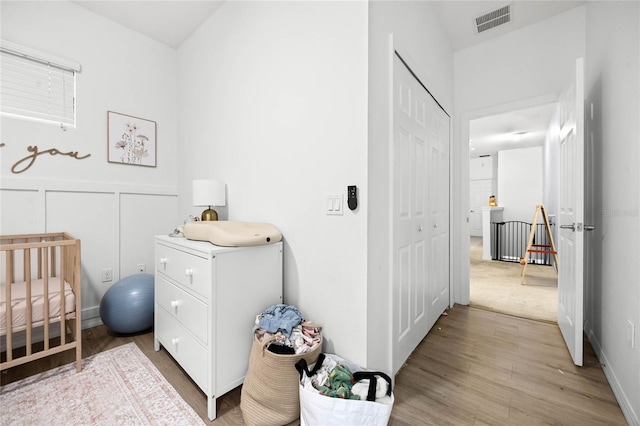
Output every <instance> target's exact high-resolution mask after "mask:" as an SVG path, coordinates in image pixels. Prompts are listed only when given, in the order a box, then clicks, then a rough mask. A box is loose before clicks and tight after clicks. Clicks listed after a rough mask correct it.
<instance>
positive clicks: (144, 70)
mask: <svg viewBox="0 0 640 426" xmlns="http://www.w3.org/2000/svg"><path fill="white" fill-rule="evenodd" d="M0 7H1V12H2V13H1V22H0V23H1V28H2V38H3V39H5V40H8V41H11V42H14V43H18V44H21V45H24V46H27V47H30V48H33V49H37V50H40V51H43V52H47V53H50V54H53V55H56V56H59V57H63V58H68V59H71V60H74V61H76V62H79V63H80V64H81V65H82V71H81V72H80V73H79V74H78V76H77V128H75V129H71V128H69V129H67V131H66V132H63V131H62V130H61V129H60V128H59V127H58V126H56V125H51V124H42V123H36V122H33V121H23V120H19V119H15V118H7V117H2V118H1V122H0V124H1V126H2V127H1V128H2V142H3V143H5V146H4V147H3V148H0V167H1V171H0V176H1V178H2V182H1V184H0V203H1V205H2V207H1V210H2V213H1V216H0V232H2V234H14V233H33V232H45V231H47V232H56V231H67V232H70V233H71V234H73V235H75V236H76V237H77V238H80V239H81V240H82V278H83V295H82V296H83V311H84V312H83V324H84V326H85V327H86V326H90V325H95V324H96V323H99V322H100V319H99V312H98V305H99V303H100V299H101V297H102V295H103V294H104V292H105V291H106V290H107V289H108V287H109V286H110V285H111V284H113V283H114V282H115V281H116V280H118V279H119V278H120V277H124V276H126V275H130V274H133V273H135V272H136V265H137V264H138V263H145V264H146V265H147V272H150V273H152V272H153V261H154V255H153V235H156V234H158V233H167V232H170V231H171V230H172V226H175V225H176V223H175V221H176V199H177V197H176V187H175V181H176V161H175V157H176V139H177V124H176V121H177V120H176V114H177V112H176V111H177V108H176V100H177V89H176V82H177V67H176V58H177V55H176V52H175V50H173V49H170V48H168V47H166V46H164V45H162V44H160V43H158V42H155V41H152V40H151V39H149V38H147V37H144V36H141V35H139V34H137V33H134V32H132V31H130V30H128V29H126V28H124V27H122V26H120V25H117V24H115V23H113V22H111V21H108V20H106V19H104V18H101V17H99V16H98V15H95V14H94V13H92V12H89V11H87V10H86V9H84V8H82V7H80V6H77V5H75V4H73V3H71V2H66V1H56V2H49V1H42V2H39V1H35V2H17V1H15V2H14V1H2V3H0ZM108 110H111V111H117V112H121V113H123V114H128V115H134V116H137V117H143V118H146V119H149V120H153V121H156V123H157V129H158V146H157V151H158V166H157V167H156V168H149V167H134V166H125V165H119V164H111V163H108V162H107V144H106V140H107V125H106V123H107V111H108ZM32 145H37V146H38V149H39V150H40V151H44V150H47V149H51V148H55V149H57V150H59V151H60V152H68V151H77V152H78V153H79V155H80V156H83V155H87V154H90V157H88V158H86V159H84V160H74V159H72V158H69V157H66V156H59V155H58V156H51V155H48V154H46V155H42V156H39V157H38V158H37V159H36V160H35V162H34V164H33V165H32V166H31V167H30V168H29V169H28V170H27V171H25V172H23V173H20V174H14V173H12V172H11V167H12V165H13V164H15V163H16V162H17V161H19V160H20V159H21V158H24V157H25V156H26V155H27V154H28V152H27V147H29V146H32ZM103 268H112V269H113V273H114V280H113V281H112V282H106V283H103V282H102V280H101V271H102V269H103Z"/></svg>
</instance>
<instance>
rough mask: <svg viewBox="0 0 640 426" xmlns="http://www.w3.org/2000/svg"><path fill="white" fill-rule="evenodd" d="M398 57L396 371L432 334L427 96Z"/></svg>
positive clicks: (395, 131)
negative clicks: (429, 322)
mask: <svg viewBox="0 0 640 426" xmlns="http://www.w3.org/2000/svg"><path fill="white" fill-rule="evenodd" d="M418 88H419V84H418V83H417V81H416V80H415V78H414V77H413V76H412V75H411V74H410V73H409V71H408V69H407V68H406V67H405V66H404V64H402V62H400V60H399V59H398V58H397V57H395V56H394V93H393V99H394V105H393V117H394V120H393V175H394V179H393V294H394V300H393V318H394V321H393V322H394V324H393V338H394V340H393V341H394V344H393V355H394V356H393V364H394V365H393V369H394V374H395V372H397V371H398V370H399V369H400V367H401V366H402V364H403V363H404V361H405V360H406V359H407V357H408V356H409V354H411V352H412V351H413V349H415V347H416V346H417V344H418V343H419V342H420V340H422V338H423V337H424V336H425V335H426V334H427V331H428V328H427V315H426V302H427V299H426V298H427V280H426V276H425V274H426V265H425V262H426V244H427V240H426V239H427V234H428V232H427V231H426V230H425V229H426V223H425V219H426V214H425V212H426V201H427V196H426V188H425V184H426V179H427V174H426V164H427V159H426V155H427V138H428V133H427V126H426V103H425V96H424V94H422V93H421V92H420V90H419V89H418Z"/></svg>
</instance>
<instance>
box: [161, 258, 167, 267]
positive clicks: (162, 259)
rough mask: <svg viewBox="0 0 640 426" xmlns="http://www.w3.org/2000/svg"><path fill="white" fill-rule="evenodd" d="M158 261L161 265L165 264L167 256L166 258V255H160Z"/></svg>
mask: <svg viewBox="0 0 640 426" xmlns="http://www.w3.org/2000/svg"><path fill="white" fill-rule="evenodd" d="M160 263H161V264H162V265H166V264H167V258H166V257H161V258H160Z"/></svg>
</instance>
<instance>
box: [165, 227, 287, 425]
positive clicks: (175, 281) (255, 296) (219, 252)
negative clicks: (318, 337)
mask: <svg viewBox="0 0 640 426" xmlns="http://www.w3.org/2000/svg"><path fill="white" fill-rule="evenodd" d="M155 256H156V260H155V262H156V263H155V268H156V269H155V271H156V273H155V275H156V280H155V311H154V348H155V350H156V351H159V350H160V345H162V346H163V347H164V348H165V349H166V350H167V352H169V353H170V354H171V356H173V358H174V359H175V360H176V361H177V362H178V363H179V364H180V366H182V368H183V369H184V370H185V371H186V372H187V373H188V374H189V376H191V378H192V379H193V381H194V382H195V383H196V384H197V385H198V386H199V387H200V389H202V391H203V392H204V393H205V394H206V395H207V399H208V416H209V419H211V420H213V419H215V417H216V400H217V398H219V397H220V396H221V395H223V394H224V393H226V392H228V391H230V390H232V389H234V388H235V387H237V386H239V385H241V384H242V382H243V380H244V376H245V373H246V371H247V366H248V364H249V353H250V351H251V344H252V337H253V336H252V335H251V331H252V329H253V326H254V323H255V319H256V315H258V314H259V313H261V312H263V311H264V309H265V308H267V307H269V306H271V305H273V304H276V303H282V242H279V243H276V244H271V245H265V246H256V247H219V246H215V245H213V244H211V243H209V242H202V241H191V240H188V239H185V238H173V237H169V236H157V237H156V244H155Z"/></svg>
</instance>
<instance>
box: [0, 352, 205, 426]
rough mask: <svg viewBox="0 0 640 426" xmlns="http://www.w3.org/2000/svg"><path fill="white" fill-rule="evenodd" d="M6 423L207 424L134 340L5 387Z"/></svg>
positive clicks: (0, 414)
mask: <svg viewBox="0 0 640 426" xmlns="http://www.w3.org/2000/svg"><path fill="white" fill-rule="evenodd" d="M0 407H1V408H0V424H2V425H36V424H41V425H44V424H60V425H202V424H204V423H203V422H202V420H201V419H200V417H198V415H197V414H196V413H195V411H193V409H192V408H191V407H190V406H189V405H188V404H187V403H186V402H184V400H183V399H182V398H181V397H180V395H179V394H178V392H176V390H175V389H174V388H173V387H172V386H171V385H170V384H169V382H167V381H166V379H165V378H164V377H163V376H162V374H161V373H160V372H159V371H158V370H157V369H156V367H155V366H154V365H153V363H151V361H149V359H148V358H147V357H146V356H145V355H144V354H143V353H142V351H140V349H138V347H137V346H136V345H135V343H128V344H126V345H123V346H119V347H117V348H114V349H111V350H109V351H106V352H101V353H99V354H96V355H94V356H92V357H89V358H87V359H85V360H83V364H82V372H81V373H76V370H75V363H71V364H67V365H64V366H61V367H58V368H55V369H53V370H50V371H46V372H44V373H40V374H37V375H35V376H32V377H28V378H26V379H23V380H20V381H18V382H14V383H10V384H8V385H5V386H2V387H1V388H0Z"/></svg>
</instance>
